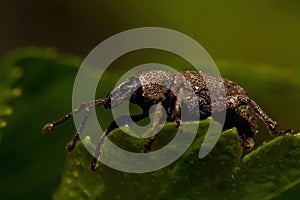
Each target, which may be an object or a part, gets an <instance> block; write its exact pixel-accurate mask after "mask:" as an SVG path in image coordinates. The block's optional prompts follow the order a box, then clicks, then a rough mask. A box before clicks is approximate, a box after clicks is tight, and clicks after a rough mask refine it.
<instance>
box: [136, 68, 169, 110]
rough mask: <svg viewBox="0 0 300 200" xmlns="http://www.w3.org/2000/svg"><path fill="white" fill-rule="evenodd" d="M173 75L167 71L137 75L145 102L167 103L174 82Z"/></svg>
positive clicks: (142, 72) (145, 72) (143, 72)
mask: <svg viewBox="0 0 300 200" xmlns="http://www.w3.org/2000/svg"><path fill="white" fill-rule="evenodd" d="M173 76H174V75H173V73H172V72H169V71H166V70H158V69H152V70H146V71H141V72H139V73H138V74H136V75H135V77H136V78H138V79H139V81H140V83H141V90H142V96H143V98H144V101H146V102H149V103H152V104H156V103H158V102H162V103H163V104H164V103H165V102H166V101H167V94H168V92H169V91H170V87H171V85H172V82H173Z"/></svg>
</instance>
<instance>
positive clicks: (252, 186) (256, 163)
mask: <svg viewBox="0 0 300 200" xmlns="http://www.w3.org/2000/svg"><path fill="white" fill-rule="evenodd" d="M299 158H300V135H299V134H298V135H289V136H280V137H277V138H275V139H274V140H272V141H270V142H268V143H267V144H265V145H263V146H261V147H260V148H258V149H257V150H256V151H253V152H252V153H251V154H249V155H248V156H247V157H245V158H244V159H243V160H242V163H241V164H240V167H239V170H237V171H236V173H235V174H234V177H235V179H236V182H237V183H238V188H237V189H238V190H239V191H240V192H241V193H242V194H243V196H244V197H245V198H244V199H255V198H259V199H272V198H273V197H275V196H277V195H279V194H280V193H282V192H284V191H286V190H289V189H290V188H292V187H294V186H295V185H296V184H298V183H300V170H299V168H300V159H299Z"/></svg>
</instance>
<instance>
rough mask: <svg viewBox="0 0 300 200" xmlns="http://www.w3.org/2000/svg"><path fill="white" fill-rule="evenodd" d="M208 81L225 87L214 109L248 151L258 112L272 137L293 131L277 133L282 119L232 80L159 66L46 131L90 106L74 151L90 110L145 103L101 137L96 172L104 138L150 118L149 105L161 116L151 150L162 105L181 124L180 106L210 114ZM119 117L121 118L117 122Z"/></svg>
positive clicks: (85, 105)
mask: <svg viewBox="0 0 300 200" xmlns="http://www.w3.org/2000/svg"><path fill="white" fill-rule="evenodd" d="M204 80H205V81H204ZM158 83H161V84H158ZM207 84H210V87H212V88H216V91H218V89H217V87H222V86H223V87H225V88H224V89H225V92H226V96H225V98H226V99H225V100H224V102H225V104H222V106H219V105H216V106H214V108H215V107H217V108H218V109H217V110H216V109H214V111H213V112H219V111H222V110H224V109H227V113H226V120H225V124H224V129H228V128H232V127H236V128H237V130H238V133H239V136H240V141H241V145H242V147H243V148H244V150H251V149H252V148H253V146H254V142H253V140H252V138H253V136H254V134H255V132H256V131H257V116H258V117H259V118H260V119H261V120H262V121H263V122H264V123H265V124H266V126H267V128H268V130H269V132H270V133H271V134H272V135H275V136H276V135H282V134H285V133H288V132H292V130H288V131H284V132H277V131H276V127H277V123H276V122H275V121H273V120H272V119H271V118H270V117H269V116H268V115H267V114H266V113H265V112H264V111H263V110H262V109H261V108H260V107H259V106H258V105H257V104H256V103H255V102H254V101H253V100H252V99H250V98H249V97H248V96H247V93H246V91H245V90H244V89H243V88H242V87H241V86H239V85H238V84H236V83H234V82H233V81H230V80H228V79H224V78H221V77H217V76H213V75H209V74H206V73H203V72H198V71H182V72H178V73H176V74H175V75H174V74H173V73H171V72H169V71H166V70H159V69H151V70H144V71H141V72H138V73H136V74H135V75H134V76H132V77H130V78H128V79H127V80H125V81H124V82H123V83H121V84H120V85H119V86H118V87H116V88H115V89H113V90H112V91H111V92H110V93H109V94H108V95H107V96H106V97H105V98H101V99H97V100H93V101H90V102H86V103H83V104H81V105H79V106H78V107H77V108H76V109H75V110H73V111H72V112H71V113H69V114H67V115H65V116H64V117H63V118H61V119H59V120H57V121H54V122H51V123H48V124H46V125H45V126H44V127H43V131H44V132H49V131H51V130H52V129H53V128H54V127H56V126H58V125H60V124H62V123H64V122H65V121H66V120H68V119H70V118H72V117H73V115H74V114H76V113H78V112H81V111H84V110H85V113H86V114H85V117H84V119H83V120H82V122H81V124H80V127H79V129H78V130H77V132H76V134H75V136H74V137H73V138H72V140H71V141H70V142H69V143H67V145H66V149H67V151H72V150H73V149H74V147H75V144H76V142H77V140H78V139H79V136H80V134H81V132H82V130H83V128H84V125H85V123H86V120H87V119H88V117H89V114H90V112H91V110H92V109H94V108H95V107H97V106H102V105H103V106H104V107H105V108H106V109H111V108H114V107H116V106H118V105H120V104H121V103H122V102H124V101H125V100H129V101H130V102H131V103H134V104H137V105H138V106H140V107H141V108H142V113H141V114H139V115H133V116H121V117H120V118H118V119H116V120H114V121H113V122H111V124H110V125H109V127H108V128H107V129H106V130H105V132H104V134H103V136H104V137H101V138H99V143H98V145H97V148H96V150H95V153H94V159H93V160H92V163H91V168H92V169H93V170H94V169H95V168H96V163H97V161H98V159H97V158H99V156H100V151H101V145H102V144H103V142H104V138H105V136H107V135H108V134H109V133H110V132H111V131H112V130H113V129H116V128H118V125H119V126H121V125H126V124H128V123H129V121H131V120H132V121H133V122H138V121H140V120H142V119H144V118H146V117H148V116H149V109H150V107H151V106H153V105H158V106H157V107H156V111H155V112H156V114H157V115H155V118H154V122H153V134H152V136H151V137H150V138H149V141H148V142H147V143H146V144H145V146H144V152H148V151H150V150H151V144H152V143H153V141H154V140H155V136H156V135H157V126H158V125H159V120H158V119H156V117H157V116H158V114H160V112H161V110H162V109H163V108H164V109H165V110H166V111H167V112H166V114H167V120H168V121H173V122H175V123H176V126H179V125H180V122H181V109H182V108H181V106H180V105H184V106H185V109H187V111H188V112H189V113H190V114H191V115H193V113H195V112H198V113H200V119H205V118H207V117H209V116H211V114H212V105H211V103H212V102H211V98H210V95H209V92H208V88H207ZM187 85H189V88H192V90H193V94H196V97H197V100H196V101H191V90H190V89H187V88H188V87H186V86H187ZM175 94H177V95H175ZM214 95H217V96H216V97H217V99H218V95H221V94H218V93H216V94H214ZM179 101H180V102H179ZM195 102H196V103H195ZM217 103H218V102H217ZM129 119H131V120H129ZM116 121H118V125H117V123H116ZM132 121H131V122H132ZM120 123H121V124H120Z"/></svg>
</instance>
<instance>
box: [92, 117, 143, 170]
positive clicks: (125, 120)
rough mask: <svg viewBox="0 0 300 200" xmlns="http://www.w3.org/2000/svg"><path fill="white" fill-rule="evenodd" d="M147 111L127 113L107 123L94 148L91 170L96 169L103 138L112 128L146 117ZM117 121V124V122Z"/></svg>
mask: <svg viewBox="0 0 300 200" xmlns="http://www.w3.org/2000/svg"><path fill="white" fill-rule="evenodd" d="M148 116H149V115H148V113H146V112H143V113H142V114H139V115H133V116H127V115H124V116H120V117H119V118H117V119H116V120H114V121H112V122H111V123H110V125H109V127H108V128H107V129H106V130H105V131H104V133H103V134H102V136H101V138H100V140H99V142H98V144H97V147H96V150H95V152H94V158H93V160H92V162H91V169H92V170H95V169H96V166H97V162H98V159H99V157H100V156H101V148H102V145H103V143H104V140H105V138H106V137H107V136H108V135H109V134H110V133H111V131H112V130H114V129H116V128H119V125H120V126H124V125H126V124H127V125H130V124H132V122H138V121H140V120H142V119H144V118H146V117H148ZM117 122H118V124H117Z"/></svg>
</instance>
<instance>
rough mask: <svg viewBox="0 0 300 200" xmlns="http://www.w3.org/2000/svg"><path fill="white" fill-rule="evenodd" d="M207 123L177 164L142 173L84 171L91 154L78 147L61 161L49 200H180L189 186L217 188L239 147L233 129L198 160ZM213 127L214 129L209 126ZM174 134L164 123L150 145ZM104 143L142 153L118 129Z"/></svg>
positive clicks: (106, 169)
mask: <svg viewBox="0 0 300 200" xmlns="http://www.w3.org/2000/svg"><path fill="white" fill-rule="evenodd" d="M209 121H210V120H205V121H201V122H200V124H199V125H200V126H199V131H198V133H197V137H196V139H195V141H194V142H193V145H192V146H191V147H190V148H189V149H188V150H187V151H186V152H185V154H184V155H183V156H182V157H181V158H180V159H179V160H177V161H175V162H174V163H173V164H172V165H170V166H168V167H166V168H163V169H160V170H158V171H155V172H150V173H145V174H130V173H125V172H120V171H116V170H114V169H111V168H109V167H106V166H104V165H103V164H100V166H99V168H98V169H97V171H96V172H93V171H91V170H90V169H89V166H90V160H91V155H90V154H89V153H87V152H86V150H85V149H84V147H83V145H82V144H79V145H78V146H77V147H76V148H75V150H74V152H72V153H70V154H69V155H68V157H67V162H66V168H65V170H64V176H63V179H62V184H61V186H60V187H59V189H58V190H57V192H56V193H55V195H54V199H73V198H74V199H86V198H89V199H99V198H103V199H106V198H107V199H108V198H110V199H121V198H126V199H141V198H145V199H158V198H163V199H165V198H171V197H176V196H178V195H179V196H182V195H186V194H187V193H188V191H189V190H191V191H192V190H193V189H194V188H195V186H199V182H200V183H202V184H201V185H202V187H201V189H203V190H204V189H207V188H208V187H211V186H212V185H213V186H216V185H218V184H220V183H221V182H222V181H223V179H224V178H225V177H227V176H229V175H230V174H231V172H232V170H233V168H234V167H235V166H236V165H237V163H238V162H239V160H240V156H241V147H240V144H239V137H238V135H237V132H236V130H235V129H233V130H230V131H226V132H224V133H223V134H222V135H221V137H220V140H219V142H218V143H217V145H216V146H215V148H214V149H213V151H212V152H211V153H210V154H209V155H208V156H207V157H206V158H204V159H201V160H200V159H199V158H198V152H199V148H200V146H201V144H202V141H203V138H204V135H205V132H206V130H207V126H208V124H209ZM195 125H198V123H192V122H190V123H185V124H184V126H185V129H184V130H189V126H195ZM214 126H218V124H217V123H216V122H214ZM174 133H176V128H175V126H174V124H173V123H168V124H166V125H165V126H164V128H163V129H162V131H161V132H160V133H159V135H158V138H157V139H156V140H155V141H157V142H154V143H153V146H154V149H157V148H159V147H161V144H159V143H160V142H161V141H165V142H166V141H169V140H170V139H171V138H172V137H173V136H174ZM180 134H187V135H188V134H189V133H188V132H184V133H180ZM126 137H127V139H126ZM109 139H110V140H112V142H114V143H118V146H121V147H124V146H126V147H127V149H130V147H129V146H131V150H137V149H140V148H143V145H144V144H145V140H137V139H134V138H133V137H129V139H128V136H126V134H125V133H123V132H122V131H121V130H115V131H113V132H112V133H111V135H110V137H109ZM225 144H226V145H225ZM104 150H105V148H104ZM104 150H103V151H104ZM140 150H141V149H140ZM140 150H138V151H140ZM104 153H105V151H104ZM112 159H113V157H112ZM183 182H184V183H185V186H184V187H182V183H183ZM199 190H200V189H199ZM83 191H84V192H83Z"/></svg>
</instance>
